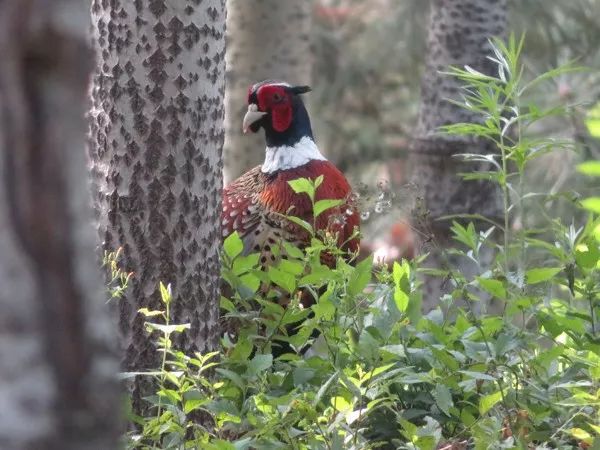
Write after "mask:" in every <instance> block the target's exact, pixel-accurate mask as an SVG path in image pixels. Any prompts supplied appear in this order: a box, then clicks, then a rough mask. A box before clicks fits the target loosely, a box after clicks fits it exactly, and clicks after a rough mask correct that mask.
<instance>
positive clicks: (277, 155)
mask: <svg viewBox="0 0 600 450" xmlns="http://www.w3.org/2000/svg"><path fill="white" fill-rule="evenodd" d="M309 91H310V88H309V87H308V86H292V85H290V84H288V83H285V82H280V81H272V80H267V81H262V82H259V83H256V84H254V85H253V86H251V87H250V89H249V90H248V111H247V112H246V115H245V116H244V119H243V123H242V127H243V131H244V133H246V132H248V131H251V132H253V133H256V132H258V131H259V130H260V129H261V128H263V129H264V131H265V138H266V144H267V147H266V150H265V160H264V162H263V164H262V165H260V166H257V167H255V168H253V169H251V170H249V171H248V172H246V173H245V174H243V175H242V176H240V177H239V178H238V179H237V180H235V181H233V182H232V183H230V184H229V185H228V186H226V187H225V189H224V190H223V211H222V215H221V220H222V229H223V237H227V236H229V235H230V234H231V233H233V232H234V231H237V232H238V234H239V235H240V237H241V239H242V241H243V243H244V254H248V253H253V252H259V253H260V254H261V258H260V261H261V264H262V265H263V266H265V265H266V264H268V263H270V262H272V261H274V259H275V257H274V255H273V253H272V252H271V250H272V247H273V246H274V245H277V244H278V242H279V241H280V240H286V241H288V242H290V243H292V244H294V245H296V246H299V247H303V246H306V245H307V244H308V243H309V241H310V236H309V235H308V233H306V231H305V230H303V229H302V227H301V226H299V225H297V224H296V223H294V222H292V221H290V220H288V219H287V218H286V217H285V216H286V215H291V216H296V217H299V218H301V219H303V220H305V221H307V222H308V223H313V214H312V204H311V201H310V199H309V198H308V196H307V195H306V194H303V193H302V194H296V193H295V192H294V191H293V190H292V188H291V187H290V185H289V184H288V181H290V180H294V179H297V178H309V179H316V178H317V177H319V176H320V175H323V182H322V184H321V185H320V186H319V187H318V188H317V190H316V193H315V201H318V200H321V199H339V200H342V203H341V204H340V205H339V206H337V207H335V208H332V209H330V210H327V211H325V212H324V213H322V214H320V215H319V216H318V217H317V220H316V223H315V225H316V229H317V230H327V231H329V232H331V233H334V234H337V242H338V245H339V247H340V248H341V249H342V250H344V251H345V252H347V254H348V255H350V254H352V253H354V252H356V251H357V250H358V245H359V239H358V237H357V233H355V230H356V229H358V227H359V221H360V219H359V214H358V211H357V210H356V208H355V207H354V205H353V204H352V200H351V195H352V192H351V188H350V185H349V184H348V181H347V180H346V178H345V177H344V175H343V174H342V173H341V172H340V171H339V170H338V169H337V167H335V166H334V165H333V164H332V163H331V162H329V161H327V159H326V158H325V157H324V156H323V154H322V153H321V152H320V151H319V149H318V147H317V145H316V144H315V141H314V138H313V133H312V129H311V125H310V119H309V117H308V112H307V111H306V108H305V106H304V103H303V101H302V99H301V98H300V95H301V94H304V93H306V92H309ZM324 262H325V263H327V264H329V265H332V264H333V260H332V259H331V258H329V261H327V260H325V261H324Z"/></svg>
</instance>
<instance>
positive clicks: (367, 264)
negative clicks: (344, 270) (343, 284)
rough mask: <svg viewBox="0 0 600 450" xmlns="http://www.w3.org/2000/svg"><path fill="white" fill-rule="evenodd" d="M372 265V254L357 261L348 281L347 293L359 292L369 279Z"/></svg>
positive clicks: (355, 293) (354, 293)
mask: <svg viewBox="0 0 600 450" xmlns="http://www.w3.org/2000/svg"><path fill="white" fill-rule="evenodd" d="M372 267H373V255H369V256H368V257H367V258H365V259H363V260H362V261H361V262H359V263H358V264H357V265H356V267H355V268H354V272H353V273H352V276H351V277H350V281H349V282H348V289H347V290H348V294H349V295H357V294H359V293H361V292H362V291H363V290H364V289H365V288H366V287H367V284H369V281H371V269H372Z"/></svg>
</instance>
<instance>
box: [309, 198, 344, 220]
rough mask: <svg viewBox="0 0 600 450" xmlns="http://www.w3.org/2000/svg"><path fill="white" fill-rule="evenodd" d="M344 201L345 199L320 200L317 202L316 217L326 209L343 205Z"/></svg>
mask: <svg viewBox="0 0 600 450" xmlns="http://www.w3.org/2000/svg"><path fill="white" fill-rule="evenodd" d="M342 202H343V201H342V200H340V199H327V200H319V201H318V202H316V203H315V207H314V211H313V214H314V216H315V217H319V216H320V215H321V213H323V212H324V211H327V210H328V209H331V208H335V207H336V206H339V205H341V204H342Z"/></svg>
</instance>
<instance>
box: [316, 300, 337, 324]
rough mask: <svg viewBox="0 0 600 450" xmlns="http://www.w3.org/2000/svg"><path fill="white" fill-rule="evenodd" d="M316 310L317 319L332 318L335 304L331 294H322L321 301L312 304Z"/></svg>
mask: <svg viewBox="0 0 600 450" xmlns="http://www.w3.org/2000/svg"><path fill="white" fill-rule="evenodd" d="M311 308H312V310H313V311H314V312H315V319H317V320H332V319H333V316H334V314H335V305H334V304H333V302H332V301H331V300H329V296H321V298H320V299H319V301H318V302H317V303H315V304H314V305H312V306H311Z"/></svg>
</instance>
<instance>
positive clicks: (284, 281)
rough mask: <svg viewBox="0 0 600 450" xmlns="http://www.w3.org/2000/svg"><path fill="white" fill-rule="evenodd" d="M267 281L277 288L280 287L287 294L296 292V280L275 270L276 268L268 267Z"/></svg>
mask: <svg viewBox="0 0 600 450" xmlns="http://www.w3.org/2000/svg"><path fill="white" fill-rule="evenodd" d="M268 274H269V279H270V280H271V281H272V282H273V283H275V284H276V285H277V286H279V287H282V288H283V289H285V290H286V291H287V292H288V293H290V294H293V293H294V291H295V290H296V278H295V277H294V275H292V274H290V273H287V272H284V271H282V270H279V269H277V268H276V267H269V272H268Z"/></svg>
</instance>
